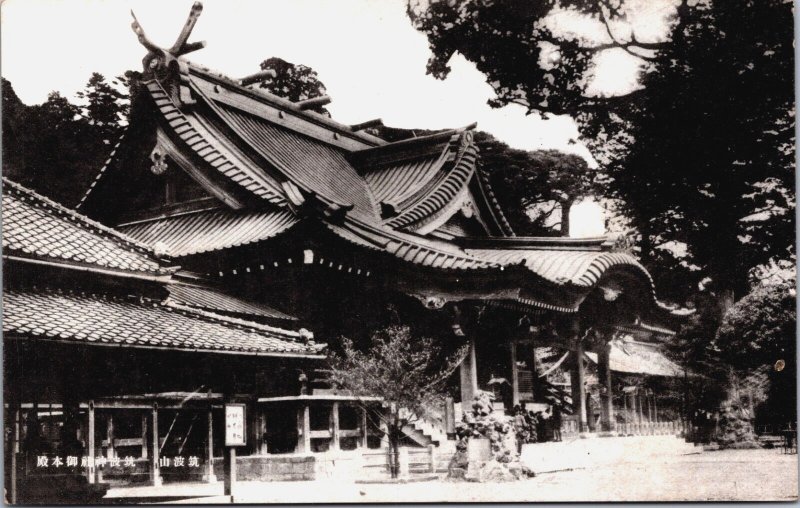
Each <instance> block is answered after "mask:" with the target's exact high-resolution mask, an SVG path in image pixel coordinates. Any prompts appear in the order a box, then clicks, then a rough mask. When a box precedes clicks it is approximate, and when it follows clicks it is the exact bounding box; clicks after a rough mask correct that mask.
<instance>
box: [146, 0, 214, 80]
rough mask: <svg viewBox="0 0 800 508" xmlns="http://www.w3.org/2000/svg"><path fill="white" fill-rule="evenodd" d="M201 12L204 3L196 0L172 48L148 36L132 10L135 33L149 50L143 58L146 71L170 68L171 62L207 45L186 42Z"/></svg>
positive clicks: (151, 71) (153, 72)
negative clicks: (159, 43)
mask: <svg viewBox="0 0 800 508" xmlns="http://www.w3.org/2000/svg"><path fill="white" fill-rule="evenodd" d="M201 12H203V4H202V3H200V2H195V3H194V5H192V9H191V10H190V11H189V17H188V18H187V19H186V23H185V24H184V25H183V29H182V30H181V33H180V34H179V35H178V39H177V40H176V41H175V44H173V45H172V47H171V48H162V47H160V46H158V45H156V44H155V43H153V41H151V40H150V39H149V38H148V37H147V34H146V33H145V31H144V29H143V28H142V25H141V24H139V20H138V19H136V14H134V12H133V10H131V16H133V23H131V28H133V31H134V33H136V36H137V37H138V38H139V42H140V43H141V45H142V46H144V47H145V48H147V50H148V53H147V55H146V56H145V57H144V60H142V64H143V66H144V71H145V73H152V74H153V75H155V74H156V73H157V72H158V71H159V70H163V69H168V68H169V66H170V64H171V63H172V62H173V61H176V60H177V59H178V58H179V57H181V56H183V55H186V54H188V53H191V52H192V51H197V50H198V49H202V48H204V47H205V46H206V42H205V41H200V42H186V41H187V40H188V39H189V36H190V35H191V34H192V30H193V29H194V25H195V24H196V23H197V18H199V17H200V13H201Z"/></svg>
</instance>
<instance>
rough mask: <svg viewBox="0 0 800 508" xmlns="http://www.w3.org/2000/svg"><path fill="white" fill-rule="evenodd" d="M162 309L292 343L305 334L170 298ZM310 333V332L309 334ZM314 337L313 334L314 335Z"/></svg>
mask: <svg viewBox="0 0 800 508" xmlns="http://www.w3.org/2000/svg"><path fill="white" fill-rule="evenodd" d="M159 305H161V306H162V307H164V308H166V309H174V310H177V311H179V312H184V313H189V314H194V315H197V316H199V317H201V318H203V319H205V320H206V321H211V322H216V323H222V324H224V325H225V326H229V327H232V328H240V329H241V328H243V327H244V328H249V329H251V330H253V331H256V332H269V333H275V334H278V335H283V336H285V337H286V340H290V341H292V342H298V341H299V340H301V339H302V338H303V334H302V333H301V332H300V331H294V330H287V329H285V328H278V327H276V326H269V325H264V324H261V323H256V322H254V321H249V320H247V319H239V318H235V317H229V316H224V315H222V314H217V313H216V312H211V311H208V310H202V309H196V308H194V307H191V306H189V305H183V304H180V303H175V302H170V301H169V297H168V298H167V299H166V300H163V301H162V302H160V304H159ZM309 333H310V332H309ZM312 337H313V334H312Z"/></svg>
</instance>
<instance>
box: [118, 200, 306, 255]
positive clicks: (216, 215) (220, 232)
mask: <svg viewBox="0 0 800 508" xmlns="http://www.w3.org/2000/svg"><path fill="white" fill-rule="evenodd" d="M297 222H298V219H297V218H296V217H295V216H294V215H293V214H292V212H290V211H288V210H285V209H277V210H274V211H264V212H235V211H230V210H210V211H203V212H197V213H190V214H186V215H178V216H173V217H169V218H164V219H155V220H149V221H144V222H139V223H133V224H127V225H122V226H119V230H120V231H122V232H124V233H125V234H127V235H129V236H131V237H133V238H136V239H137V240H138V241H140V242H143V243H146V244H148V245H151V246H154V247H155V246H156V244H159V245H158V247H159V248H163V249H165V250H166V252H167V253H168V254H169V255H170V256H173V257H181V256H188V255H191V254H198V253H201V252H211V251H215V250H220V249H227V248H229V247H235V246H239V245H245V244H249V243H253V242H258V241H261V240H266V239H268V238H272V237H273V236H275V235H277V234H280V233H282V232H284V231H286V230H287V229H289V228H291V227H292V226H294V225H295V224H297Z"/></svg>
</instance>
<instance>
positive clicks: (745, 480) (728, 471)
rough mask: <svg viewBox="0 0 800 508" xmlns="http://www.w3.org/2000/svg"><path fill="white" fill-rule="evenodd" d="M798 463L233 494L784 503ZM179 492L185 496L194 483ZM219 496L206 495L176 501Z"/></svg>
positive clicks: (248, 498)
mask: <svg viewBox="0 0 800 508" xmlns="http://www.w3.org/2000/svg"><path fill="white" fill-rule="evenodd" d="M797 466H798V462H797V455H784V454H782V453H781V451H780V450H779V449H778V450H729V451H717V452H705V453H699V454H693V455H681V456H675V457H664V458H662V459H657V460H651V461H648V462H637V461H635V460H634V461H631V462H626V463H617V464H614V465H611V466H603V467H596V468H592V469H580V470H573V471H562V472H557V473H546V474H541V475H539V476H537V477H535V478H531V479H527V480H523V481H519V482H514V483H495V484H478V483H464V482H458V483H453V482H447V481H429V482H419V483H408V484H400V485H398V484H355V483H352V482H345V481H338V482H334V481H316V482H243V483H239V484H238V485H237V490H236V491H235V492H234V494H235V502H237V503H276V502H278V503H287V502H294V503H341V502H350V503H352V502H368V503H381V502H382V503H397V502H470V501H495V502H503V501H506V502H513V501H543V502H547V501H550V502H558V501H734V500H735V501H790V500H796V499H797V479H798V468H797ZM200 488H202V491H200V490H199V489H200ZM161 489H165V492H164V495H175V494H176V493H177V491H176V490H175V489H177V487H168V486H167V487H161ZM166 489H169V492H167V491H166ZM182 490H184V491H185V492H186V494H189V493H190V492H191V490H192V489H191V488H190V486H183V487H182ZM195 492H196V493H197V495H219V494H222V489H221V486H220V485H219V484H217V485H205V486H198V490H195ZM225 501H227V499H226V498H222V497H215V498H208V497H206V498H199V499H193V500H192V499H186V500H183V501H182V502H189V503H191V502H198V503H209V502H225Z"/></svg>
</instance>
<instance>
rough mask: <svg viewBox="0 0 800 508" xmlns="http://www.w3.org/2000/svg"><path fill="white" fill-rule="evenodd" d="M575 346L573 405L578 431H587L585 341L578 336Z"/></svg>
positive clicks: (573, 352) (572, 378) (572, 377)
mask: <svg viewBox="0 0 800 508" xmlns="http://www.w3.org/2000/svg"><path fill="white" fill-rule="evenodd" d="M576 339H577V340H576V341H575V348H574V349H573V351H572V355H573V357H574V360H575V361H574V364H573V367H572V369H573V370H572V375H571V376H570V378H571V381H572V405H573V406H574V407H575V409H576V410H577V413H576V414H577V415H578V432H586V430H587V428H588V427H587V421H588V420H587V418H586V384H585V383H586V373H585V370H584V364H583V343H582V342H581V341H580V339H578V338H577V337H576Z"/></svg>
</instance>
